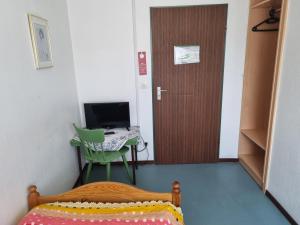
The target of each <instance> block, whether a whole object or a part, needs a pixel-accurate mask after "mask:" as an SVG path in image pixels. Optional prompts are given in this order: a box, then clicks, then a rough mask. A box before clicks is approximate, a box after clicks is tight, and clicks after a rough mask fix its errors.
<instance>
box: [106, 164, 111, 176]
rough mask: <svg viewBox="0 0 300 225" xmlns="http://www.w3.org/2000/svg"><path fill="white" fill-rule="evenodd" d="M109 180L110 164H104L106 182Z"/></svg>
mask: <svg viewBox="0 0 300 225" xmlns="http://www.w3.org/2000/svg"><path fill="white" fill-rule="evenodd" d="M110 179H111V167H110V163H107V164H106V180H110Z"/></svg>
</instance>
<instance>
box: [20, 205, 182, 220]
mask: <svg viewBox="0 0 300 225" xmlns="http://www.w3.org/2000/svg"><path fill="white" fill-rule="evenodd" d="M70 224H72V225H99V224H101V225H130V224H133V225H183V224H184V223H183V215H182V212H181V209H180V208H178V207H175V206H174V205H172V204H171V203H167V202H161V201H151V202H143V203H141V202H136V203H105V204H104V203H87V202H84V203H80V202H77V203H70V202H68V203H67V202H56V203H49V204H44V205H40V206H38V207H36V208H34V209H32V210H31V211H30V212H29V213H28V214H27V215H26V216H25V217H24V218H23V219H22V220H21V221H20V223H19V225H70Z"/></svg>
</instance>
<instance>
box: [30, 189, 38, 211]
mask: <svg viewBox="0 0 300 225" xmlns="http://www.w3.org/2000/svg"><path fill="white" fill-rule="evenodd" d="M39 197H40V193H39V192H37V187H36V186H35V185H31V186H30V187H29V188H28V209H29V210H31V209H32V208H34V207H35V206H37V205H38V204H39Z"/></svg>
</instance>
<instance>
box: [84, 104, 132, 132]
mask: <svg viewBox="0 0 300 225" xmlns="http://www.w3.org/2000/svg"><path fill="white" fill-rule="evenodd" d="M84 112H85V121H86V127H87V128H88V129H95V128H108V129H111V128H117V127H125V128H128V127H130V115H129V103H128V102H112V103H85V104H84Z"/></svg>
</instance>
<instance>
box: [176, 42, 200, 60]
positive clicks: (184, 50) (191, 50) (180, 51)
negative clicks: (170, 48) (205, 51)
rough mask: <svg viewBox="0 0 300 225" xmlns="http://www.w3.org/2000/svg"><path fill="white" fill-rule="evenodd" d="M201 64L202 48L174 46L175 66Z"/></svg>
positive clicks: (197, 46)
mask: <svg viewBox="0 0 300 225" xmlns="http://www.w3.org/2000/svg"><path fill="white" fill-rule="evenodd" d="M190 63H200V46H199V45H188V46H174V64H175V65H180V64H190Z"/></svg>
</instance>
